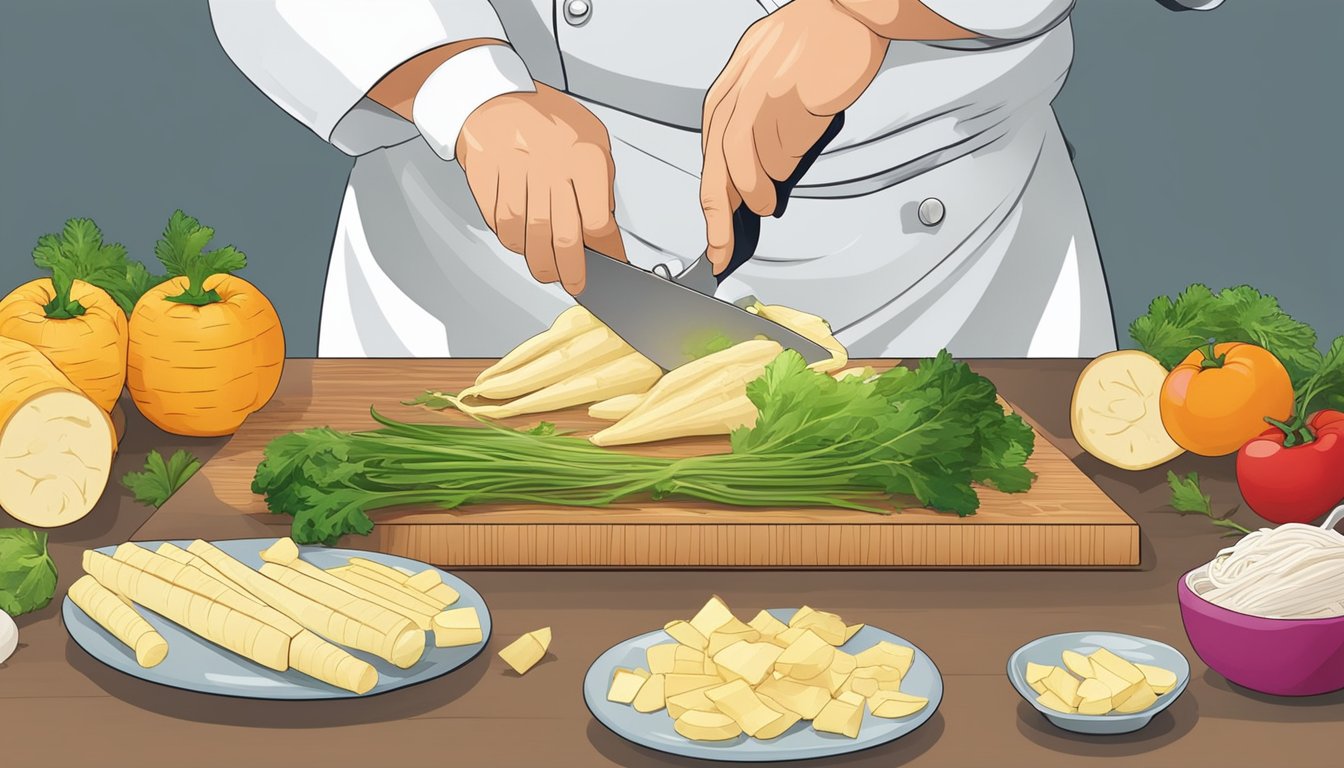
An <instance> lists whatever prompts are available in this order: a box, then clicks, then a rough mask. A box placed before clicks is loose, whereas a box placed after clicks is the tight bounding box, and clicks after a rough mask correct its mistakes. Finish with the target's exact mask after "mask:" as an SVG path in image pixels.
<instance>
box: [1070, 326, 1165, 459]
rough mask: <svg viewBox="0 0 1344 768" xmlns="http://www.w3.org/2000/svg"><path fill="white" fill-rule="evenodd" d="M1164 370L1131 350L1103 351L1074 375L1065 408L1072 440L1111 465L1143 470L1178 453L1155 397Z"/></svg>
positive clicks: (1162, 379)
mask: <svg viewBox="0 0 1344 768" xmlns="http://www.w3.org/2000/svg"><path fill="white" fill-rule="evenodd" d="M1166 378H1167V369H1166V368H1163V367H1162V364H1161V363H1160V362H1158V361H1157V358H1155V357H1153V356H1151V355H1149V354H1148V353H1146V352H1141V351H1139V350H1137V349H1124V350H1120V351H1117V352H1108V353H1106V354H1104V355H1101V356H1100V357H1098V358H1097V359H1095V360H1093V361H1092V362H1090V363H1088V364H1087V367H1086V368H1084V369H1083V372H1082V373H1081V374H1079V376H1078V383H1077V384H1076V385H1075V386H1074V390H1073V404H1072V407H1071V408H1070V415H1071V422H1072V426H1073V436H1074V439H1076V440H1077V441H1078V444H1079V445H1081V446H1082V447H1083V450H1085V451H1087V452H1088V453H1090V454H1092V455H1093V456H1095V457H1097V458H1098V459H1101V460H1102V461H1104V462H1106V463H1107V464H1110V465H1112V466H1115V467H1119V468H1121V469H1129V470H1139V469H1148V468H1149V467H1155V466H1157V465H1159V464H1162V463H1163V462H1166V461H1168V460H1170V459H1173V458H1175V457H1177V456H1179V455H1180V454H1181V453H1183V452H1184V451H1183V450H1182V449H1181V447H1180V446H1179V445H1177V444H1176V442H1175V441H1174V440H1172V439H1171V437H1170V436H1169V435H1168V434H1167V430H1166V428H1165V427H1163V426H1162V414H1161V409H1160V406H1159V395H1160V393H1161V391H1162V383H1163V382H1164V381H1165V380H1166Z"/></svg>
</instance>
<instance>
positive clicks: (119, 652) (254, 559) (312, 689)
mask: <svg viewBox="0 0 1344 768" xmlns="http://www.w3.org/2000/svg"><path fill="white" fill-rule="evenodd" d="M274 542H275V539H236V540H232V541H216V542H213V543H214V545H215V546H217V547H219V548H220V549H222V550H224V551H225V552H226V553H228V554H229V555H231V556H233V557H234V558H236V559H238V560H240V561H242V562H243V563H245V564H246V565H248V566H251V567H253V568H259V567H261V555H260V553H261V550H263V549H265V548H266V547H268V546H270V545H271V544H273V543H274ZM135 543H136V544H139V545H140V546H142V547H145V548H147V549H156V548H157V547H158V546H159V545H160V544H162V543H163V542H161V541H137V542H135ZM173 543H174V544H176V545H177V546H179V547H182V548H183V549H185V548H186V547H187V546H188V545H189V544H191V541H190V540H181V541H174V542H173ZM115 550H116V547H101V548H100V549H99V550H98V551H99V552H102V553H104V554H106V555H109V556H110V555H111V554H112V553H113V552H114V551H115ZM299 551H300V555H301V556H302V557H303V559H304V560H307V561H308V562H310V563H312V564H313V565H316V566H317V567H319V568H335V567H337V566H341V565H345V564H346V562H347V561H348V560H349V559H350V558H351V557H363V558H366V559H368V560H373V561H376V562H379V563H383V564H384V565H389V566H392V567H393V568H400V569H402V570H404V571H406V572H407V573H416V572H418V571H423V570H424V569H426V568H428V567H429V566H427V565H425V564H424V563H420V562H417V561H415V560H409V559H407V558H404V557H394V556H392V555H383V554H379V553H377V552H362V551H359V550H354V549H329V548H326V547H300V548H299ZM440 574H441V575H442V577H443V581H444V583H445V584H447V585H448V586H450V587H452V588H453V589H455V590H457V592H458V594H459V595H461V597H459V598H458V601H457V602H456V603H453V605H452V606H451V607H452V608H466V607H472V608H475V609H476V613H477V615H479V616H480V619H481V642H479V643H476V644H475V645H464V646H460V647H457V648H436V647H434V642H433V637H432V636H430V635H429V633H426V638H427V639H426V648H425V655H424V657H422V658H421V659H420V661H418V662H416V663H415V665H414V666H412V667H410V668H409V669H400V668H398V667H395V666H393V665H392V664H391V663H389V662H387V661H384V660H382V659H379V658H377V657H375V656H372V655H370V654H367V653H364V652H362V651H352V650H350V649H348V648H347V649H346V650H348V651H350V653H352V654H353V655H355V656H358V657H359V658H361V659H364V660H365V661H367V662H369V663H370V664H372V665H373V666H374V668H375V669H377V670H378V684H377V685H375V686H374V687H373V690H371V691H369V692H368V693H366V694H363V696H360V695H359V694H356V693H352V692H350V691H347V690H344V689H341V688H337V687H335V686H333V685H328V684H327V683H324V682H322V681H320V680H315V679H313V678H311V677H308V676H307V675H305V674H302V673H300V672H295V671H293V670H290V671H288V672H276V671H275V670H273V669H268V668H266V667H263V666H261V665H260V664H257V663H255V662H252V661H249V660H247V659H245V658H243V657H242V656H239V655H237V654H235V653H233V652H232V651H228V650H225V649H223V648H221V647H219V646H217V645H215V644H213V643H211V642H210V641H208V640H204V639H202V638H200V637H198V636H196V635H194V634H192V633H191V632H188V631H187V630H185V629H183V628H182V627H179V626H178V625H176V624H174V623H172V622H171V621H168V620H167V619H165V618H163V617H162V616H159V615H158V614H156V613H153V612H152V611H149V610H147V609H145V608H143V607H141V606H138V605H137V606H135V610H136V611H138V612H139V613H140V615H141V616H144V617H145V620H146V621H148V622H149V623H150V625H151V626H153V627H154V629H156V630H158V631H159V634H161V635H163V638H164V639H165V640H167V641H168V657H167V658H165V659H164V660H163V661H161V662H159V664H158V665H156V666H153V667H150V668H149V669H145V668H144V667H142V666H140V665H139V664H137V663H136V661H135V653H134V652H133V651H132V650H131V649H130V648H127V647H126V646H125V645H122V643H121V641H119V640H117V639H116V638H115V637H113V636H112V635H111V634H109V633H108V632H107V630H105V629H103V628H102V627H100V626H99V625H98V623H97V622H95V621H94V620H93V619H91V618H89V617H88V615H87V614H85V613H84V611H83V610H81V609H80V608H79V606H77V605H75V604H74V603H72V602H71V601H70V598H69V597H66V598H65V602H64V603H63V604H62V606H61V617H62V618H63V619H64V621H65V627H66V630H67V631H69V632H70V637H72V638H74V641H75V642H76V643H78V644H79V646H80V647H81V648H83V649H84V650H85V651H87V652H88V653H89V655H90V656H92V657H94V658H95V659H97V660H99V661H101V662H102V663H104V664H106V665H108V666H109V667H112V668H113V669H117V670H120V671H122V672H125V673H126V674H128V675H132V676H134V677H138V678H140V679H142V680H148V681H150V682H151V683H158V684H159V685H167V686H171V687H173V688H182V689H184V690H188V691H198V692H200V693H213V694H217V695H220V696H237V697H241V698H247V699H290V700H299V699H343V698H365V697H368V696H374V695H377V694H379V693H386V692H388V691H393V690H396V689H398V688H405V687H406V686H408V685H415V684H416V683H423V682H425V681H426V680H431V679H433V678H436V677H439V676H440V675H445V674H447V673H449V672H451V671H453V670H454V669H457V668H458V667H460V666H462V665H463V664H466V663H467V662H468V661H471V660H472V659H473V658H475V657H476V654H478V653H480V652H481V650H482V649H483V648H485V644H486V643H488V642H490V611H489V610H488V609H487V608H486V606H485V600H484V599H482V598H481V595H480V593H479V592H477V591H476V590H474V589H472V588H471V585H470V584H468V583H466V582H465V581H463V580H461V579H459V578H457V577H456V576H453V575H452V574H450V573H445V572H443V571H440Z"/></svg>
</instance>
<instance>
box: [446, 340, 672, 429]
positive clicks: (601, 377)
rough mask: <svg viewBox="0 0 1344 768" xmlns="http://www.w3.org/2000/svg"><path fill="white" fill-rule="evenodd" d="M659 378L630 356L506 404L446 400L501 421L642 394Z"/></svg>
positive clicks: (636, 355) (658, 370)
mask: <svg viewBox="0 0 1344 768" xmlns="http://www.w3.org/2000/svg"><path fill="white" fill-rule="evenodd" d="M622 343H624V342H622ZM662 375H663V370H662V369H661V368H659V367H658V366H656V365H654V364H653V362H651V361H650V360H649V359H648V358H646V357H644V356H643V355H641V354H639V353H631V354H627V355H622V356H620V357H617V358H616V359H614V360H609V361H607V362H603V363H600V364H596V365H595V366H594V367H592V368H584V369H582V370H579V371H575V372H574V373H573V374H571V375H570V376H569V377H567V378H565V379H562V380H560V381H557V382H555V383H553V384H549V385H546V386H543V387H542V388H540V389H538V390H536V391H534V392H530V393H528V394H526V395H523V396H522V397H520V398H518V399H517V400H511V401H509V402H507V403H498V404H495V403H491V404H486V405H470V404H467V403H465V402H463V401H462V398H461V397H449V398H448V400H449V401H450V402H452V404H453V405H454V406H455V407H456V408H457V409H458V410H460V411H462V412H463V413H466V414H468V415H472V416H485V417H488V418H492V419H504V418H508V417H510V416H522V415H525V414H529V413H546V412H548V411H558V410H562V409H564V408H572V407H574V406H576V405H584V404H586V403H591V402H594V401H597V400H606V399H608V398H611V397H617V396H619V395H631V394H636V395H638V394H643V393H644V392H647V391H648V389H649V387H651V386H653V383H654V382H656V381H658V378H659V377H660V376H662ZM464 394H465V390H464Z"/></svg>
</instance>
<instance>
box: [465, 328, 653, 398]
mask: <svg viewBox="0 0 1344 768" xmlns="http://www.w3.org/2000/svg"><path fill="white" fill-rule="evenodd" d="M634 351H635V350H634V348H633V347H631V346H630V345H629V344H627V343H625V339H622V338H621V337H620V336H617V335H616V332H615V331H613V330H611V329H610V328H608V327H606V326H605V325H597V326H594V327H592V328H589V329H588V330H586V331H583V332H582V333H580V334H578V335H577V336H575V337H574V338H572V339H569V340H567V341H565V342H563V343H562V344H561V345H560V346H558V347H554V348H552V349H549V350H546V351H545V352H543V353H542V354H540V355H538V356H537V357H535V358H533V359H532V360H529V361H528V362H526V363H523V364H521V365H519V366H518V367H516V368H513V369H511V370H508V371H504V372H502V373H499V374H498V375H494V376H491V377H489V378H487V379H485V380H484V381H482V382H481V383H479V384H476V385H474V386H470V387H467V388H466V389H464V390H462V391H461V392H459V393H458V397H459V398H467V397H484V398H488V399H490V400H508V399H510V398H514V397H520V396H522V395H526V394H529V393H532V392H536V391H537V390H539V389H542V388H543V387H548V386H550V385H552V384H554V383H556V382H558V381H564V380H565V379H567V378H569V377H571V376H573V375H575V374H578V373H581V372H583V371H586V370H591V369H592V368H594V367H596V366H599V365H602V364H604V363H608V362H610V361H612V360H615V359H616V358H618V357H624V356H626V355H628V354H631V353H632V352H634Z"/></svg>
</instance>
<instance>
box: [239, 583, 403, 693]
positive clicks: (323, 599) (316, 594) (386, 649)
mask: <svg viewBox="0 0 1344 768" xmlns="http://www.w3.org/2000/svg"><path fill="white" fill-rule="evenodd" d="M261 574H262V575H263V576H265V577H267V578H269V579H271V580H273V581H276V582H279V583H280V584H283V585H285V586H287V587H289V588H290V589H291V590H294V591H296V592H300V593H302V594H304V595H308V596H310V597H311V598H312V599H313V600H315V601H317V602H318V603H321V604H322V605H325V606H327V607H328V608H330V609H332V610H333V611H336V612H338V613H340V614H343V615H345V616H349V617H351V618H353V619H355V620H357V621H360V622H362V623H364V624H366V625H368V626H371V627H375V628H385V638H386V639H385V641H384V644H383V647H382V653H379V655H380V656H382V657H383V658H385V659H387V660H388V661H390V662H392V663H393V664H395V665H397V666H398V667H401V668H402V669H406V668H407V667H410V666H411V665H413V664H415V663H416V662H417V661H419V660H420V657H421V656H422V655H423V654H424V652H425V635H424V630H421V629H420V628H419V627H418V626H417V625H416V623H415V622H414V621H412V620H411V619H409V618H407V617H406V616H403V615H401V614H399V613H397V612H396V611H393V610H390V609H388V608H385V607H383V606H381V605H379V604H377V603H374V602H372V601H369V600H365V599H363V598H361V597H358V596H356V595H352V594H350V593H349V592H346V591H345V590H343V589H341V588H340V587H336V586H332V585H331V584H328V583H327V582H325V581H321V580H319V579H315V578H313V577H312V576H309V575H308V574H306V573H301V572H299V571H296V570H294V569H292V568H285V567H284V566H279V565H276V564H274V563H263V564H262V566H261ZM374 652H375V653H377V652H376V651H374Z"/></svg>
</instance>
